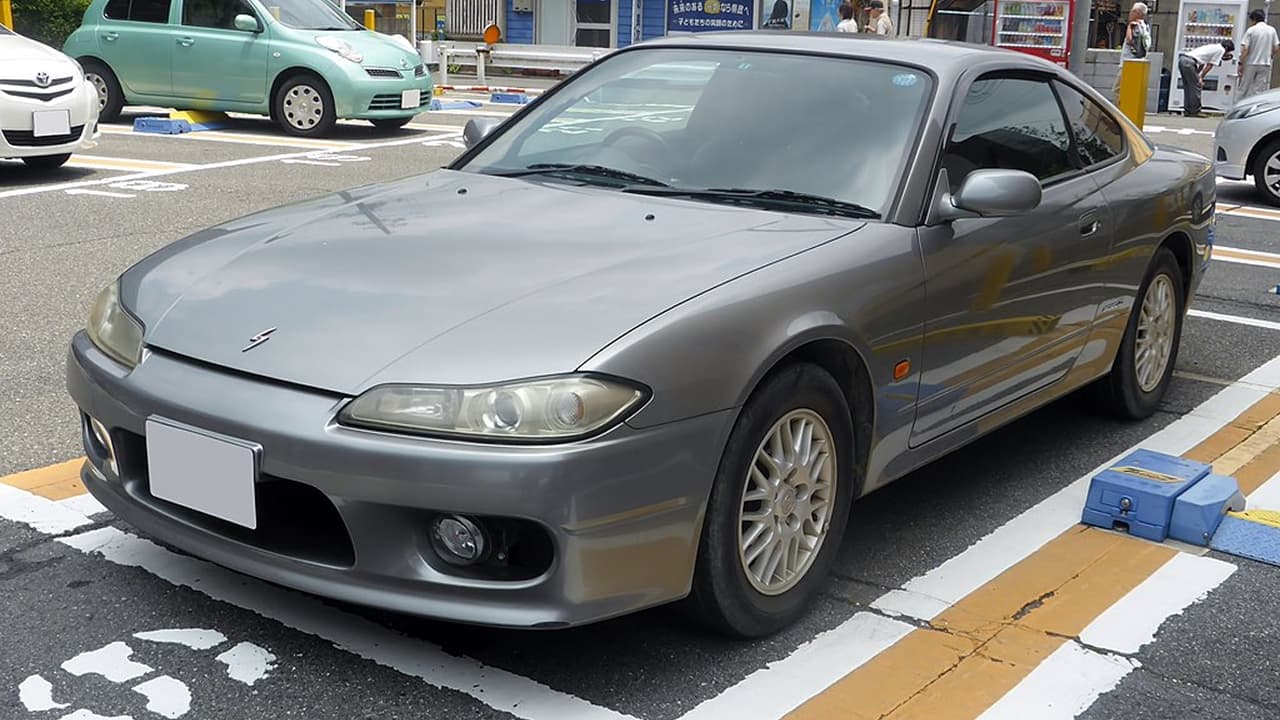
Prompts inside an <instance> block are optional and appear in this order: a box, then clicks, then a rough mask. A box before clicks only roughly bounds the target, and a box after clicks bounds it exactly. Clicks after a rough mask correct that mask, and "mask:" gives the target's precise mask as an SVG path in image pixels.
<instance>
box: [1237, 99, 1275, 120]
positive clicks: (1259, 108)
mask: <svg viewBox="0 0 1280 720" xmlns="http://www.w3.org/2000/svg"><path fill="white" fill-rule="evenodd" d="M1276 109H1280V101H1276V100H1271V101H1268V102H1259V103H1253V104H1252V105H1244V106H1242V107H1238V108H1236V109H1235V110H1232V111H1231V112H1229V113H1227V117H1226V119H1227V120H1239V119H1241V118H1247V117H1252V116H1254V115H1260V114H1262V113H1264V112H1270V111H1272V110H1276Z"/></svg>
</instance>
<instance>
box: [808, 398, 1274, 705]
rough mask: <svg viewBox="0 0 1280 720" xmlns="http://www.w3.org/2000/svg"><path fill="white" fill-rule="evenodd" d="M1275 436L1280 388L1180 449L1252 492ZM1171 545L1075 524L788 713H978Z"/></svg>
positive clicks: (1266, 472) (1267, 471) (1263, 474)
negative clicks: (1233, 473) (1232, 473)
mask: <svg viewBox="0 0 1280 720" xmlns="http://www.w3.org/2000/svg"><path fill="white" fill-rule="evenodd" d="M1273 431H1280V393H1270V394H1268V395H1266V396H1265V397H1263V398H1261V399H1260V400H1258V401H1257V402H1255V403H1254V404H1253V405H1251V406H1250V407H1248V408H1246V409H1245V410H1244V411H1243V412H1241V413H1240V414H1239V415H1237V416H1236V417H1235V418H1234V419H1233V420H1232V421H1231V422H1230V423H1228V424H1226V425H1224V426H1223V427H1222V428H1220V429H1219V430H1218V431H1217V432H1215V433H1214V434H1213V435H1211V436H1210V437H1209V438H1207V439H1205V440H1204V441H1203V442H1201V443H1200V444H1198V445H1197V446H1196V447H1194V448H1192V449H1191V450H1190V451H1188V452H1187V453H1186V454H1185V455H1184V456H1186V457H1194V458H1195V459H1198V460H1201V461H1202V462H1212V463H1220V464H1221V465H1220V466H1219V465H1215V469H1216V470H1218V471H1219V472H1221V471H1222V468H1226V467H1231V466H1232V465H1233V464H1234V465H1235V466H1236V467H1237V468H1238V472H1237V479H1239V480H1240V484H1241V489H1242V490H1243V491H1244V492H1245V493H1249V492H1252V491H1253V490H1254V489H1256V488H1257V487H1258V485H1261V483H1262V482H1265V481H1266V480H1267V479H1269V478H1270V477H1271V476H1272V475H1274V474H1275V472H1276V470H1277V469H1280V442H1277V441H1276V440H1275V439H1273V437H1272V432H1273ZM1176 552H1177V551H1176V550H1174V549H1173V548H1172V547H1170V546H1168V545H1161V544H1156V543H1150V542H1146V541H1143V540H1140V539H1137V538H1134V537H1130V536H1127V535H1122V534H1119V533H1113V532H1107V531H1104V530H1099V529H1097V528H1092V527H1085V526H1083V525H1077V526H1075V527H1073V528H1072V529H1070V530H1068V531H1066V532H1064V533H1063V534H1061V535H1059V536H1058V537H1057V538H1055V539H1053V540H1051V541H1050V542H1048V543H1046V544H1045V545H1044V547H1041V548H1040V549H1038V550H1036V551H1035V552H1034V553H1032V554H1031V555H1029V556H1027V557H1026V558H1025V559H1023V560H1022V561H1021V562H1019V563H1017V564H1016V565H1014V566H1013V567H1011V568H1009V569H1008V570H1006V571H1005V572H1003V573H1001V574H1000V575H998V576H997V577H995V578H994V579H992V580H991V581H990V582H988V583H986V584H985V585H983V586H982V587H980V588H978V589H977V590H975V591H973V592H972V593H970V594H969V595H967V596H965V597H964V598H962V599H961V600H960V601H959V602H957V603H956V604H955V605H952V606H951V607H950V608H948V609H947V610H945V611H944V612H942V613H941V614H939V615H938V617H936V618H934V620H933V621H932V622H931V623H930V626H929V627H928V628H920V629H917V630H913V631H912V632H911V633H909V634H908V635H907V636H906V637H905V638H903V639H902V640H900V641H899V642H898V643H896V644H895V645H893V646H892V647H890V648H888V649H887V650H885V651H884V652H882V653H880V654H879V655H877V656H876V657H875V658H873V659H871V660H870V661H869V662H867V663H866V664H864V665H862V666H861V667H859V668H858V669H856V670H854V671H853V672H851V673H849V674H848V675H846V676H845V677H843V678H841V679H840V680H839V681H837V682H836V683H835V684H833V685H831V686H830V687H828V688H827V689H826V690H824V691H823V692H822V693H819V694H818V695H816V696H814V697H813V698H811V699H810V700H809V701H807V702H806V703H804V704H803V705H801V706H800V707H799V708H797V709H796V710H794V711H793V712H792V713H790V714H789V715H788V718H789V720H810V719H812V720H826V719H827V718H857V719H861V718H893V719H895V720H897V719H903V718H927V719H928V720H949V719H951V718H957V719H958V718H973V717H977V716H978V715H981V714H982V712H983V711H984V710H986V709H987V708H989V707H991V705H993V704H994V703H995V702H996V701H998V700H999V699H1000V698H1002V697H1004V695H1005V694H1007V693H1008V692H1009V691H1010V690H1012V689H1013V688H1014V687H1015V686H1017V684H1018V683H1019V682H1021V681H1022V680H1023V679H1024V678H1026V676H1027V675H1028V674H1030V673H1031V671H1032V670H1033V669H1035V667H1036V666H1037V665H1039V664H1040V662H1041V661H1042V660H1043V659H1044V658H1046V657H1048V656H1049V655H1050V654H1051V653H1053V652H1054V651H1055V650H1057V649H1058V648H1059V647H1060V646H1061V645H1062V644H1063V643H1064V642H1066V638H1070V637H1075V636H1077V635H1079V634H1080V633H1081V632H1082V631H1083V630H1084V629H1085V628H1086V627H1087V626H1088V625H1089V623H1091V622H1092V621H1093V620H1094V619H1096V618H1097V617H1098V616H1099V615H1101V614H1102V613H1103V612H1104V611H1105V610H1106V609H1107V608H1109V607H1111V606H1112V605H1113V604H1115V602H1117V601H1118V600H1120V598H1122V597H1124V595H1125V594H1127V593H1128V592H1129V591H1131V590H1133V589H1134V588H1135V587H1137V586H1138V585H1139V584H1140V583H1142V582H1143V581H1144V580H1146V579H1147V578H1148V577H1150V576H1151V574H1152V573H1154V572H1155V571H1156V570H1157V569H1159V568H1160V567H1161V566H1162V565H1164V564H1165V563H1166V562H1168V561H1169V560H1170V559H1171V558H1173V557H1174V555H1175V554H1176Z"/></svg>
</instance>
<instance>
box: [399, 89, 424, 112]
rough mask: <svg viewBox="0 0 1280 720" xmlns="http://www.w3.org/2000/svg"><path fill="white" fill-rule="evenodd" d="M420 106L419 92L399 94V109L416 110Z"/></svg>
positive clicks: (406, 91)
mask: <svg viewBox="0 0 1280 720" xmlns="http://www.w3.org/2000/svg"><path fill="white" fill-rule="evenodd" d="M421 104H422V91H421V90H405V91H404V92H402V93H400V107H402V108H416V107H418V106H419V105H421Z"/></svg>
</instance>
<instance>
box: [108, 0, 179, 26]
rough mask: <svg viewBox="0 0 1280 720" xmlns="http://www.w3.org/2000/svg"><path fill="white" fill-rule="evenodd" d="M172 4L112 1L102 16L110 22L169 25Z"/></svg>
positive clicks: (163, 0) (151, 0)
mask: <svg viewBox="0 0 1280 720" xmlns="http://www.w3.org/2000/svg"><path fill="white" fill-rule="evenodd" d="M170 2H171V0H110V2H108V3H107V6H106V7H105V8H103V10H102V15H103V17H105V18H107V19H109V20H132V21H133V22H148V23H167V22H169V4H170Z"/></svg>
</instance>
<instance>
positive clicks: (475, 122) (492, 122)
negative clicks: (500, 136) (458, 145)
mask: <svg viewBox="0 0 1280 720" xmlns="http://www.w3.org/2000/svg"><path fill="white" fill-rule="evenodd" d="M501 124H502V121H501V120H499V119H498V118H494V117H477V118H471V119H470V120H468V121H467V125H466V127H464V128H463V129H462V142H463V143H464V144H466V146H467V147H468V148H472V147H475V146H476V144H477V143H479V142H480V141H481V140H484V139H485V138H486V137H488V136H489V133H491V132H493V131H494V130H495V129H497V127H498V126H499V125H501Z"/></svg>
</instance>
